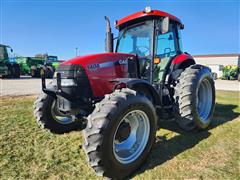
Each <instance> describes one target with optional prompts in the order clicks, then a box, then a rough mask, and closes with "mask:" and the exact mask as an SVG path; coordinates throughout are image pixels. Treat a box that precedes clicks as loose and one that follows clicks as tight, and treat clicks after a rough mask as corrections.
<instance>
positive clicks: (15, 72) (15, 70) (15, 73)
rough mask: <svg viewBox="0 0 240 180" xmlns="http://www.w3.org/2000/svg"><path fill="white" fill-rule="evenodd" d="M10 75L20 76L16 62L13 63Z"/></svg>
mask: <svg viewBox="0 0 240 180" xmlns="http://www.w3.org/2000/svg"><path fill="white" fill-rule="evenodd" d="M12 70H13V71H12V74H13V75H12V76H13V77H14V78H20V67H19V65H18V64H15V65H13V67H12Z"/></svg>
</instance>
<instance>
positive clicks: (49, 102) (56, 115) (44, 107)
mask: <svg viewBox="0 0 240 180" xmlns="http://www.w3.org/2000/svg"><path fill="white" fill-rule="evenodd" d="M34 116H35V118H36V121H37V124H38V125H39V126H40V127H41V128H42V129H45V130H49V131H50V132H52V133H55V134H63V133H67V132H70V131H73V130H78V129H80V128H81V123H80V122H77V121H73V120H72V118H71V117H69V116H67V115H64V114H62V113H61V112H59V111H58V110H57V107H56V99H55V98H53V97H51V96H49V95H47V94H45V93H42V94H40V95H39V96H38V98H37V100H36V101H35V103H34Z"/></svg>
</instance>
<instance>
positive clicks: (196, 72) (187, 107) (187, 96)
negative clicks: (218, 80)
mask: <svg viewBox="0 0 240 180" xmlns="http://www.w3.org/2000/svg"><path fill="white" fill-rule="evenodd" d="M174 98H175V110H176V119H177V123H178V124H179V126H180V127H181V128H182V129H184V130H186V131H191V130H193V129H195V128H199V129H206V128H207V127H208V126H209V124H210V123H211V120H212V116H213V111H214V107H215V86H214V80H213V78H212V74H211V70H210V69H209V68H208V67H206V66H202V65H198V64H195V65H192V66H190V67H188V68H186V69H185V70H184V71H183V72H182V73H181V75H180V77H179V78H178V83H177V85H176V87H175V94H174Z"/></svg>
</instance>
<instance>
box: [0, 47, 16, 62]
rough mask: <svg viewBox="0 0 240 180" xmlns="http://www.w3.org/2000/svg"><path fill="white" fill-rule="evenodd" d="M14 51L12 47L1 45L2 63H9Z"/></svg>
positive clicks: (0, 55) (0, 57)
mask: <svg viewBox="0 0 240 180" xmlns="http://www.w3.org/2000/svg"><path fill="white" fill-rule="evenodd" d="M12 52H13V50H12V48H11V47H10V46H7V45H2V44H0V61H7V60H8V59H9V58H10V55H11V54H12Z"/></svg>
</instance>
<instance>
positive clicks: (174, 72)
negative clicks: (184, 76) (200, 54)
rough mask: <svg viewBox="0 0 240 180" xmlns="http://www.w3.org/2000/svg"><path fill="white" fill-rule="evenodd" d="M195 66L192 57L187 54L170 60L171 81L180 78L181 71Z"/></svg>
mask: <svg viewBox="0 0 240 180" xmlns="http://www.w3.org/2000/svg"><path fill="white" fill-rule="evenodd" d="M193 64H196V62H195V60H194V59H193V57H192V56H191V55H189V54H187V53H182V54H180V55H178V56H176V57H174V59H173V60H172V64H171V67H170V69H171V73H170V74H171V75H170V76H171V79H174V80H177V78H178V77H179V76H180V74H181V73H182V71H183V70H184V69H186V68H187V67H189V66H191V65H193Z"/></svg>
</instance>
